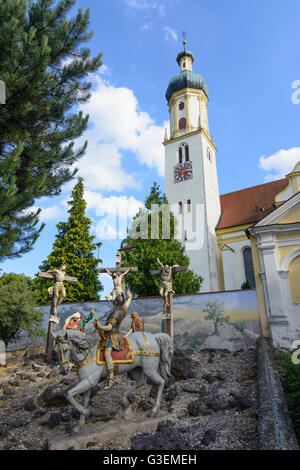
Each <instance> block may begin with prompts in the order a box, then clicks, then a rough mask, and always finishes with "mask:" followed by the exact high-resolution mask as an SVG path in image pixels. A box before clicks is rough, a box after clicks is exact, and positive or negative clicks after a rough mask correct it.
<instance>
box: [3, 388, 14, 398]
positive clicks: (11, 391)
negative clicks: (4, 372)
mask: <svg viewBox="0 0 300 470" xmlns="http://www.w3.org/2000/svg"><path fill="white" fill-rule="evenodd" d="M3 393H4V395H6V396H7V397H10V396H12V395H15V394H16V393H17V392H16V390H14V389H13V388H7V387H6V388H5V389H4V390H3Z"/></svg>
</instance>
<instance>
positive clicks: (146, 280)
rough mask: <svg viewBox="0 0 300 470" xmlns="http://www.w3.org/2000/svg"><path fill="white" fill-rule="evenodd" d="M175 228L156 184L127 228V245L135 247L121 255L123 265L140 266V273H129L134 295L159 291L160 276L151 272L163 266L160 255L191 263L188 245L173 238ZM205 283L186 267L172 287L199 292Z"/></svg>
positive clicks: (182, 263) (182, 291)
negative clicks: (159, 263)
mask: <svg viewBox="0 0 300 470" xmlns="http://www.w3.org/2000/svg"><path fill="white" fill-rule="evenodd" d="M153 205H156V206H154V207H153ZM163 205H164V207H163V208H164V210H163V211H162V210H161V209H162V206H163ZM155 219H156V220H157V221H158V223H157V224H155V222H154V221H155ZM164 227H165V228H166V227H168V228H170V230H169V233H167V234H166V233H164V231H165V229H164ZM175 230H176V220H175V217H174V216H173V214H172V212H171V210H170V207H169V205H168V200H167V197H166V195H165V194H162V192H161V191H160V188H159V185H158V184H157V183H153V186H152V188H151V191H150V194H149V196H148V197H147V198H146V200H145V208H144V209H140V210H139V212H138V213H137V214H136V216H135V217H134V219H133V222H132V224H131V227H130V228H129V231H128V238H127V239H126V244H127V245H128V246H132V247H133V248H132V249H130V250H129V249H127V250H126V249H125V250H124V251H123V256H122V265H123V266H137V267H138V268H139V271H138V273H130V274H128V275H127V276H126V284H127V285H128V287H129V288H130V289H131V291H132V292H134V293H135V295H138V296H149V295H157V294H158V291H159V283H160V279H159V276H152V274H151V271H152V270H155V269H160V266H159V265H158V263H157V258H159V259H160V261H161V262H162V263H164V264H169V265H173V264H179V265H180V266H189V262H190V260H189V258H188V256H187V255H186V253H185V247H184V246H183V245H182V244H181V243H180V242H179V241H178V240H175V239H174V234H175ZM166 235H167V236H166ZM124 244H125V243H124V242H123V245H124ZM202 282H203V278H202V277H200V276H197V275H195V274H194V273H193V271H191V270H187V271H185V272H180V273H178V274H175V275H174V278H173V288H174V290H175V292H176V293H177V294H189V293H193V292H198V291H199V289H200V286H201V283H202Z"/></svg>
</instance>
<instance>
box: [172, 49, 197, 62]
mask: <svg viewBox="0 0 300 470" xmlns="http://www.w3.org/2000/svg"><path fill="white" fill-rule="evenodd" d="M182 57H190V58H191V59H192V61H193V62H194V60H195V57H194V54H193V53H192V52H191V51H187V50H186V49H185V50H184V51H182V52H179V54H178V56H177V58H176V60H177V63H178V65H179V62H180V59H181V58H182Z"/></svg>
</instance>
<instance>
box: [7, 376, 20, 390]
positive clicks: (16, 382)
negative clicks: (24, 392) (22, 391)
mask: <svg viewBox="0 0 300 470" xmlns="http://www.w3.org/2000/svg"><path fill="white" fill-rule="evenodd" d="M8 383H9V385H11V386H12V387H19V386H20V384H21V382H20V379H19V377H18V376H16V377H13V378H11V379H10V380H9V381H8Z"/></svg>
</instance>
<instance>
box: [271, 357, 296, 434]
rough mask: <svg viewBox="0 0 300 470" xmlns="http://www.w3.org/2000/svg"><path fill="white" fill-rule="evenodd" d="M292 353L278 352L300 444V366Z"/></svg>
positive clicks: (283, 381) (278, 361)
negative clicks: (295, 361) (294, 361)
mask: <svg viewBox="0 0 300 470" xmlns="http://www.w3.org/2000/svg"><path fill="white" fill-rule="evenodd" d="M292 354H293V352H292V353H285V352H283V351H280V350H277V351H276V357H277V363H278V366H279V373H280V379H281V382H282V385H283V388H284V392H285V396H286V398H287V402H288V408H289V411H290V414H291V418H292V421H293V425H294V429H295V433H296V436H297V439H298V441H299V443H300V364H293V362H292Z"/></svg>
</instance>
